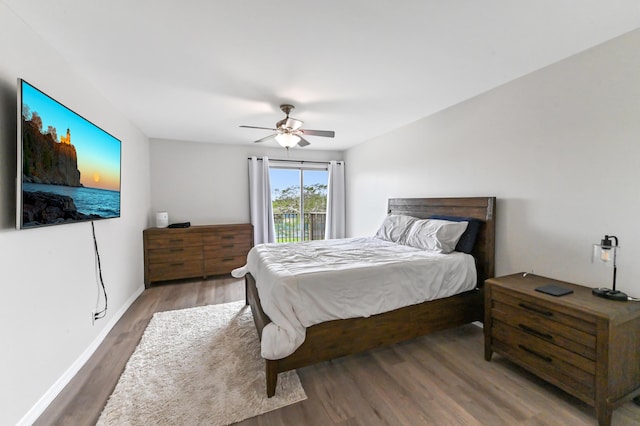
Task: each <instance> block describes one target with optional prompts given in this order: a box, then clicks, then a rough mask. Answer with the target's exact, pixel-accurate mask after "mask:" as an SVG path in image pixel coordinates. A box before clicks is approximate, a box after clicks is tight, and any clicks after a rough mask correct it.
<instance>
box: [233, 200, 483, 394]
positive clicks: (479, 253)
mask: <svg viewBox="0 0 640 426" xmlns="http://www.w3.org/2000/svg"><path fill="white" fill-rule="evenodd" d="M495 204H496V199H495V197H471V198H392V199H389V210H388V213H389V214H403V215H408V216H414V217H418V218H422V219H426V218H428V217H429V216H431V215H436V214H437V215H450V216H464V217H473V218H477V219H481V220H482V221H484V224H483V226H482V227H481V228H480V232H479V235H478V239H477V240H476V244H475V247H474V250H473V252H472V254H473V256H474V257H475V258H476V267H477V270H478V288H476V289H475V290H471V291H468V292H465V293H460V294H457V295H455V296H451V297H447V298H444V299H438V300H432V301H428V302H424V303H420V304H417V305H411V306H407V307H404V308H400V309H396V310H394V311H390V312H385V313H382V314H378V315H373V316H370V317H368V318H351V319H344V320H334V321H328V322H324V323H320V324H316V325H313V326H311V327H309V328H307V331H306V338H305V341H304V343H303V344H302V345H301V346H300V347H299V348H298V349H297V350H296V351H295V352H294V353H293V354H291V355H289V356H287V357H286V358H282V359H278V360H269V359H267V360H265V363H266V380H267V396H269V397H271V396H273V395H275V392H276V384H277V380H278V373H281V372H284V371H289V370H293V369H296V368H301V367H305V366H308V365H312V364H315V363H318V362H321V361H327V360H330V359H333V358H338V357H341V356H345V355H350V354H354V353H358V352H363V351H366V350H370V349H373V348H377V347H380V346H384V345H390V344H393V343H397V342H401V341H403V340H408V339H413V338H415V337H418V336H422V335H425V334H428V333H432V332H434V331H439V330H444V329H447V328H453V327H457V326H460V325H463V324H467V323H470V322H473V321H482V320H483V318H484V317H483V310H484V309H483V306H484V300H483V299H484V291H482V285H483V283H484V280H485V279H487V278H491V277H493V276H494V265H495V261H494V259H495V257H494V251H495V217H496V211H495ZM245 281H246V292H247V293H246V297H247V304H248V305H250V306H251V311H252V313H253V320H254V322H255V324H256V328H257V329H258V335H259V336H260V338H262V329H263V328H264V326H265V325H267V324H268V323H270V322H271V320H270V319H269V317H268V316H267V315H266V314H265V313H264V311H263V310H262V306H261V304H260V298H259V297H258V290H257V287H256V281H255V278H254V277H253V276H252V275H251V274H247V275H246V276H245Z"/></svg>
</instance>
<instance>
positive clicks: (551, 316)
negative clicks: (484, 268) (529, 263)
mask: <svg viewBox="0 0 640 426" xmlns="http://www.w3.org/2000/svg"><path fill="white" fill-rule="evenodd" d="M548 284H555V285H558V286H561V287H564V288H567V289H570V290H573V293H571V294H568V295H564V296H560V297H555V296H551V295H547V294H544V293H540V292H538V291H536V290H535V289H536V288H537V287H540V286H545V285H548ZM484 337H485V359H486V360H487V361H490V360H491V357H492V353H493V352H496V353H498V354H500V355H502V356H504V357H505V358H507V359H509V360H510V361H513V362H514V363H516V364H518V365H520V366H522V367H524V368H525V369H527V370H529V371H530V372H532V373H533V374H535V375H537V376H538V377H540V378H542V379H544V380H546V381H548V382H549V383H552V384H554V385H555V386H557V387H559V388H560V389H563V390H564V391H566V392H568V393H570V394H571V395H573V396H575V397H576V398H578V399H581V400H582V401H584V402H585V403H587V404H589V405H591V406H593V407H594V408H595V411H596V416H597V418H598V423H599V425H600V426H608V425H610V424H611V415H612V411H613V410H614V409H615V408H616V407H618V406H619V405H621V404H622V403H623V402H625V401H628V400H630V399H631V398H635V397H638V395H640V302H616V301H612V300H607V299H603V298H600V297H596V296H593V295H592V294H591V289H590V288H587V287H584V286H578V285H575V284H570V283H567V282H562V281H557V280H554V279H551V278H545V277H541V276H537V275H533V274H523V273H519V274H514V275H508V276H504V277H498V278H491V279H488V280H487V281H485V322H484Z"/></svg>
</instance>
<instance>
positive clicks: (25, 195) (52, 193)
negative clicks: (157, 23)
mask: <svg viewBox="0 0 640 426" xmlns="http://www.w3.org/2000/svg"><path fill="white" fill-rule="evenodd" d="M21 90H22V97H21V99H22V105H21V108H22V220H21V224H22V227H23V228H28V227H34V226H42V225H55V224H60V223H69V222H77V221H86V220H95V219H106V218H113V217H119V216H120V149H121V143H120V140H118V139H116V138H115V137H113V136H111V135H110V134H109V133H107V132H105V131H104V130H102V129H101V128H99V127H98V126H96V125H94V124H93V123H91V122H90V121H88V120H86V119H84V118H83V117H81V116H80V115H78V114H76V113H75V112H73V111H71V110H70V109H68V108H67V107H65V106H64V105H62V104H60V103H58V102H57V101H55V100H53V99H52V98H50V97H49V96H47V95H46V94H44V93H42V92H41V91H39V90H38V89H36V88H35V87H33V86H31V85H30V84H29V83H27V82H25V81H21Z"/></svg>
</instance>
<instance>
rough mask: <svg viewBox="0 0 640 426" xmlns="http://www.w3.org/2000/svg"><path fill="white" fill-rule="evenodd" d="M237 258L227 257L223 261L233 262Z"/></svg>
mask: <svg viewBox="0 0 640 426" xmlns="http://www.w3.org/2000/svg"><path fill="white" fill-rule="evenodd" d="M234 259H235V258H234V257H225V258H224V259H222V261H223V262H233V260H234Z"/></svg>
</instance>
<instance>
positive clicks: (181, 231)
mask: <svg viewBox="0 0 640 426" xmlns="http://www.w3.org/2000/svg"><path fill="white" fill-rule="evenodd" d="M142 237H143V242H144V283H145V287H149V286H150V285H151V284H152V283H154V282H158V281H167V280H176V279H182V278H193V277H207V276H211V275H222V274H228V273H230V272H231V271H232V270H233V269H235V268H238V267H240V266H243V265H244V264H245V263H246V261H247V253H248V252H249V250H250V249H251V247H253V226H252V225H251V224H248V223H243V224H232V225H205V226H192V227H189V228H149V229H145V230H144V231H143V232H142Z"/></svg>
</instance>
